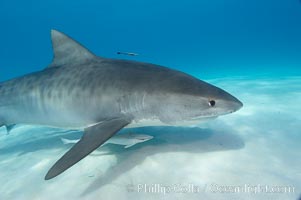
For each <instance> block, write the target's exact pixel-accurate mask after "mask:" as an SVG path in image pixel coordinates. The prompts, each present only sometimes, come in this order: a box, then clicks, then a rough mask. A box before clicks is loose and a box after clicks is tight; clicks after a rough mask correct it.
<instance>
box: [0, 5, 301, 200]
mask: <svg viewBox="0 0 301 200" xmlns="http://www.w3.org/2000/svg"><path fill="white" fill-rule="evenodd" d="M0 25H1V27H0V30H1V31H0V82H1V81H4V80H8V79H10V78H13V77H18V76H21V75H24V74H27V73H30V72H34V71H38V70H43V69H44V68H45V67H46V66H47V65H48V64H49V63H50V62H51V60H52V55H53V54H52V47H51V41H50V30H51V29H57V30H59V31H62V32H64V33H66V34H67V35H69V36H71V37H72V38H74V39H76V40H77V41H79V42H80V43H81V44H83V45H84V46H86V47H87V48H88V49H90V50H91V51H92V52H94V53H95V54H97V55H99V56H103V57H111V58H121V59H133V60H139V61H143V62H151V63H155V64H160V65H163V66H168V67H171V68H173V69H177V70H180V71H184V72H187V73H189V74H191V75H194V76H196V77H198V78H200V79H204V80H206V81H208V82H210V83H212V84H215V85H217V86H219V87H221V88H223V89H225V90H227V91H229V92H230V93H231V94H233V95H234V96H236V97H237V98H239V99H240V100H241V101H242V102H243V103H244V107H243V109H241V110H240V111H238V112H236V113H233V114H231V115H227V116H224V117H220V118H218V119H216V120H214V121H212V122H208V123H205V124H204V125H203V127H199V128H194V129H189V128H179V127H171V128H166V127H153V128H140V129H133V130H131V131H134V132H136V131H137V132H138V133H143V134H149V135H152V136H154V139H152V140H150V141H148V142H145V143H142V144H139V145H137V146H134V147H133V148H129V149H123V147H118V146H114V145H111V146H108V147H106V148H104V149H103V151H104V152H103V151H102V149H100V150H99V151H100V152H101V153H104V154H103V155H100V154H99V153H97V154H95V155H91V156H88V157H87V158H85V160H84V161H83V162H80V163H78V164H77V165H75V166H74V167H73V168H72V170H68V171H67V172H66V173H64V174H62V175H61V176H59V177H58V178H56V179H54V180H51V181H48V182H47V181H44V180H43V177H44V176H45V173H46V172H47V171H48V169H49V168H50V167H51V166H52V164H53V163H54V162H55V161H56V160H57V159H58V158H59V157H60V155H62V154H63V153H64V152H66V151H67V149H69V148H70V146H65V145H63V144H62V143H61V141H60V139H61V137H62V136H64V137H67V138H69V139H70V138H71V139H78V138H79V137H80V135H81V134H80V133H78V132H77V133H76V134H73V135H70V134H69V133H67V132H64V131H62V130H57V129H50V128H46V127H35V126H23V125H20V126H19V125H18V126H17V127H16V128H14V129H13V130H12V133H11V134H9V135H5V131H4V130H3V127H2V129H1V128H0V185H1V188H0V200H2V199H9V200H10V199H17V200H19V199H20V200H24V199H25V200H27V199H30V200H32V199H37V200H38V199H39V200H40V199H58V200H59V199H66V198H67V197H68V198H70V199H88V200H89V199H97V198H100V197H103V198H105V199H212V200H214V199H297V198H298V196H300V194H301V188H300V185H301V170H300V166H301V159H300V152H301V146H300V141H301V134H300V130H301V117H300V113H301V106H300V102H301V2H300V1H299V0H249V1H245V0H244V1H243V0H186V1H159V0H152V1H146V0H145V1H138V0H128V1H121V0H112V1H97V0H86V1H70V0H69V1H58V0H53V1H37V0H29V1H20V0H19V1H16V0H0ZM118 51H128V52H135V53H138V54H139V55H138V56H135V57H130V56H125V55H117V54H116V52H118ZM107 151H108V152H107ZM141 183H143V184H144V183H145V184H148V186H151V185H152V184H163V185H167V186H171V185H173V184H184V185H185V184H186V185H187V184H194V185H196V186H198V187H199V188H200V191H197V192H196V193H192V194H191V193H189V192H188V193H189V194H185V193H183V192H174V191H173V192H170V193H169V194H163V193H162V191H161V192H154V191H153V192H150V191H148V192H138V190H137V186H138V184H141ZM258 184H260V185H261V186H268V187H269V189H270V188H271V187H272V186H283V187H284V186H285V187H287V189H288V188H290V189H292V188H293V189H294V191H290V192H283V191H282V192H271V191H270V190H269V192H267V191H265V192H263V191H261V192H259V193H255V192H254V188H255V186H258ZM216 185H219V186H239V187H243V186H246V185H247V186H249V188H252V187H251V186H254V187H253V191H247V192H246V191H243V192H242V191H240V192H229V191H224V192H222V191H220V190H219V191H215V192H214V191H212V190H213V189H214V188H215V186H216ZM129 187H130V188H129ZM215 189H216V188H215ZM228 189H229V188H228Z"/></svg>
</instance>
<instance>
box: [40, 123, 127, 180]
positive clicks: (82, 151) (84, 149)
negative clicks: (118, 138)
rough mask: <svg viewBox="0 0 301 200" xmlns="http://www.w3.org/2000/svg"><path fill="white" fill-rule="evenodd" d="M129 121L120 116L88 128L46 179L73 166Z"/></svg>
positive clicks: (49, 172)
mask: <svg viewBox="0 0 301 200" xmlns="http://www.w3.org/2000/svg"><path fill="white" fill-rule="evenodd" d="M129 123H130V122H129V120H127V119H123V118H118V119H112V120H108V121H104V122H101V123H98V124H96V125H94V126H91V127H88V128H86V129H85V133H84V136H83V137H82V138H81V140H80V141H79V142H78V143H76V144H75V145H74V146H73V147H72V148H71V149H70V150H69V151H68V152H67V153H65V155H63V157H61V158H60V159H59V160H58V161H57V162H56V163H55V164H54V165H53V166H52V167H51V169H50V170H49V171H48V173H47V175H46V176H45V180H49V179H51V178H54V177H56V176H57V175H59V174H61V173H62V172H64V171H65V170H67V169H68V168H70V167H71V166H73V165H74V164H75V163H77V162H78V161H80V160H81V159H83V158H84V157H85V156H87V155H88V154H90V153H91V152H92V151H94V150H95V149H96V148H98V147H99V146H100V145H102V144H103V143H104V142H105V141H106V140H108V139H109V138H110V137H112V136H113V135H114V134H115V133H116V132H118V131H119V130H120V129H122V128H123V127H125V126H126V125H128V124H129Z"/></svg>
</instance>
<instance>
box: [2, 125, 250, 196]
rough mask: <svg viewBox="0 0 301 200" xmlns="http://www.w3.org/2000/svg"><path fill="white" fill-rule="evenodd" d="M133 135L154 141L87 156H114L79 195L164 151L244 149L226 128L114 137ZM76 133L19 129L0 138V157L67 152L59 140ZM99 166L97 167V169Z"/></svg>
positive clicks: (144, 130) (77, 135) (166, 130)
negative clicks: (44, 152) (106, 166)
mask: <svg viewBox="0 0 301 200" xmlns="http://www.w3.org/2000/svg"><path fill="white" fill-rule="evenodd" d="M124 132H133V133H137V134H139V133H140V134H147V135H152V136H154V139H152V140H149V141H147V142H144V143H140V144H137V145H135V146H133V147H131V148H128V149H125V148H124V147H123V146H120V145H107V146H104V147H102V148H101V151H100V152H94V153H92V154H91V156H102V155H105V154H107V153H104V152H103V150H105V151H106V152H109V154H114V155H115V156H116V159H117V162H116V165H115V166H114V167H112V168H110V169H109V170H108V171H106V172H105V173H103V174H99V175H96V176H95V177H94V180H93V182H92V183H91V184H90V185H89V186H88V187H87V188H86V190H85V191H84V192H83V193H82V196H85V195H88V194H89V193H92V192H94V191H96V190H98V189H99V188H100V187H102V186H104V185H106V184H110V183H112V182H113V181H114V180H115V179H117V178H118V177H119V176H120V175H122V174H124V173H126V172H127V171H129V170H131V169H132V168H134V167H135V166H137V165H139V164H140V163H142V162H143V161H144V160H145V158H147V157H148V156H151V155H155V154H161V153H166V152H187V153H193V154H199V153H206V152H214V151H227V150H235V149H241V148H243V147H244V145H245V144H244V142H243V140H242V139H241V138H240V137H239V136H238V135H235V134H233V133H234V132H235V131H234V130H231V129H230V128H229V127H226V129H224V130H223V131H217V130H214V129H202V128H198V127H193V128H191V127H166V126H165V127H164V126H162V127H141V128H131V129H123V130H122V131H120V133H118V134H122V133H124ZM81 135H82V132H80V131H66V130H61V129H54V128H47V127H34V126H33V127H28V126H20V127H17V128H16V129H14V130H12V132H11V133H10V134H9V135H3V134H2V133H1V136H0V144H1V146H0V154H1V156H5V155H6V154H15V155H17V156H22V155H24V154H27V153H30V152H36V151H41V150H48V149H55V148H56V149H61V150H62V151H64V150H66V151H67V150H68V149H69V148H70V145H63V143H62V141H61V140H60V138H61V137H66V138H68V139H78V138H80V137H81ZM100 167H101V166H100Z"/></svg>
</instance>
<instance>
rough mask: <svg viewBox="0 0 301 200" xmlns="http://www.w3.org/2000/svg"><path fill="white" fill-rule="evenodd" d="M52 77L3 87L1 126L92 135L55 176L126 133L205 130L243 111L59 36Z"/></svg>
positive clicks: (171, 76)
mask: <svg viewBox="0 0 301 200" xmlns="http://www.w3.org/2000/svg"><path fill="white" fill-rule="evenodd" d="M52 44H53V49H54V59H53V62H52V63H51V65H50V66H48V67H47V68H46V69H44V70H42V71H40V72H35V73H32V74H28V75H25V76H23V77H19V78H16V79H12V80H9V81H6V82H3V83H1V84H0V125H11V124H17V123H26V124H39V125H47V126H54V127H63V128H71V129H84V133H85V134H84V136H83V137H82V139H81V140H80V141H79V142H78V143H77V144H76V145H74V146H73V147H72V148H71V149H70V150H69V151H68V152H67V153H66V154H65V155H64V156H63V157H62V158H61V159H60V160H59V161H58V162H57V163H56V164H55V165H54V166H53V167H52V168H51V169H50V170H49V172H48V174H47V175H46V179H50V178H53V177H55V176H57V175H58V174H60V173H62V172H63V171H65V170H66V169H68V168H69V167H71V166H72V165H74V164H75V163H77V162H78V161H79V160H81V159H82V158H84V157H85V156H86V155H88V154H89V153H91V152H92V151H93V150H95V149H96V148H97V147H99V146H100V145H102V144H103V143H104V142H105V141H106V140H108V139H109V138H110V137H112V136H113V135H114V134H115V133H116V132H118V131H119V130H120V129H122V128H123V127H126V126H131V125H135V124H136V125H139V124H144V123H145V122H147V124H148V125H150V124H149V122H150V123H151V124H157V123H158V122H160V123H164V124H169V125H170V124H179V123H181V122H183V121H190V122H194V123H195V122H197V121H199V120H201V119H204V118H211V117H216V116H219V115H223V114H227V113H231V112H234V111H236V110H238V109H239V108H240V107H241V106H242V103H241V102H240V101H238V100H237V99H236V98H235V97H233V96H231V95H230V94H228V93H227V92H225V91H223V90H221V89H220V88H217V87H215V86H212V85H210V84H208V83H206V82H203V81H201V80H199V79H197V78H194V77H192V76H190V75H188V74H185V73H182V72H179V71H175V70H172V69H169V68H165V67H161V66H157V65H153V64H148V63H141V62H134V61H126V60H114V59H105V58H101V57H97V56H95V55H94V54H92V53H91V52H90V51H88V50H87V49H86V48H84V47H83V46H81V45H80V44H78V43H77V42H75V41H74V40H72V39H71V38H69V37H68V36H66V35H64V34H62V33H60V32H58V31H55V30H53V31H52Z"/></svg>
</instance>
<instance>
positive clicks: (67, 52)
mask: <svg viewBox="0 0 301 200" xmlns="http://www.w3.org/2000/svg"><path fill="white" fill-rule="evenodd" d="M51 40H52V47H53V54H54V57H53V60H52V63H51V64H50V65H49V66H48V67H56V66H61V65H65V64H68V63H71V62H72V63H81V62H84V61H86V60H88V59H92V58H94V57H96V56H95V55H94V54H93V53H92V52H90V51H89V50H88V49H86V48H85V47H84V46H82V45H81V44H79V43H78V42H76V41H75V40H73V39H72V38H70V37H69V36H67V35H65V34H63V33H61V32H59V31H57V30H51Z"/></svg>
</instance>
